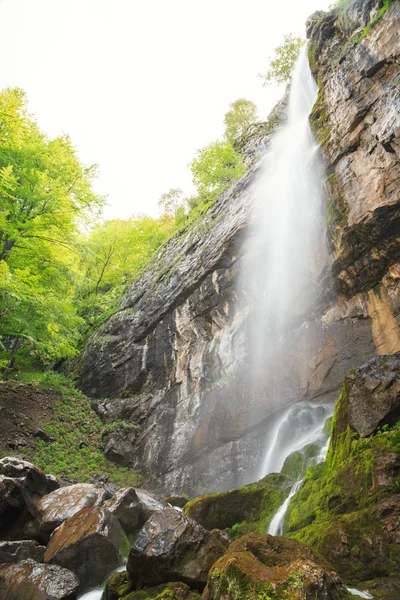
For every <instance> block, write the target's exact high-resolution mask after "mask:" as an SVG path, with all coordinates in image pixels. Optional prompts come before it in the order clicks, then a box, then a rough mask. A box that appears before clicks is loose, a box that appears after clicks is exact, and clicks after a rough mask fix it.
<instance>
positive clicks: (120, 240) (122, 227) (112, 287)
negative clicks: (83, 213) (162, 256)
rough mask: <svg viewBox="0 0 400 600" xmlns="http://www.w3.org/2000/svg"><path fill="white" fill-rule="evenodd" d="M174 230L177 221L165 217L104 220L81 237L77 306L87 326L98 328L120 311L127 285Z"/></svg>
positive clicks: (166, 215)
mask: <svg viewBox="0 0 400 600" xmlns="http://www.w3.org/2000/svg"><path fill="white" fill-rule="evenodd" d="M175 229H176V224H175V220H174V218H173V217H172V216H171V215H169V214H164V215H163V216H162V217H160V218H159V219H152V218H151V217H146V216H139V217H131V218H130V219H125V220H122V219H113V220H111V221H105V222H104V223H102V224H99V225H96V226H95V227H93V228H92V229H91V230H90V232H89V233H88V234H87V235H85V236H82V238H81V243H80V252H81V263H80V268H81V273H82V277H81V281H80V285H79V286H78V288H77V303H78V307H79V312H80V314H81V316H82V317H83V318H84V319H85V321H86V323H88V324H89V325H98V324H99V323H101V322H103V321H104V320H106V319H107V318H108V317H109V316H111V314H113V312H115V311H116V310H117V309H118V306H119V302H120V298H121V295H122V293H123V291H124V290H125V288H126V286H127V284H128V283H130V282H132V281H133V280H134V279H135V277H137V276H138V275H139V273H140V272H141V271H142V269H143V268H144V267H145V266H146V265H147V264H148V262H149V260H150V259H151V257H152V256H153V254H154V252H155V251H156V249H157V248H158V247H159V246H160V245H161V244H162V243H163V242H165V241H166V240H167V239H168V238H169V237H170V236H171V234H172V233H173V232H174V231H175Z"/></svg>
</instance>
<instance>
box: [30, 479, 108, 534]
mask: <svg viewBox="0 0 400 600" xmlns="http://www.w3.org/2000/svg"><path fill="white" fill-rule="evenodd" d="M103 499H104V490H103V489H101V488H96V487H95V486H94V485H91V484H89V483H77V484H75V485H70V486H67V487H63V488H60V489H59V490H56V491H54V492H53V493H51V494H48V495H47V496H45V497H43V498H42V499H41V500H40V502H39V503H38V505H37V515H38V520H39V522H40V528H41V531H42V532H43V533H44V534H50V533H51V532H52V531H53V530H54V529H55V528H56V527H58V526H59V525H61V523H63V522H64V521H65V520H66V519H69V518H70V517H72V516H73V515H75V514H76V513H77V512H79V511H80V510H81V509H82V508H88V507H90V506H95V505H97V504H100V503H101V502H102V500H103Z"/></svg>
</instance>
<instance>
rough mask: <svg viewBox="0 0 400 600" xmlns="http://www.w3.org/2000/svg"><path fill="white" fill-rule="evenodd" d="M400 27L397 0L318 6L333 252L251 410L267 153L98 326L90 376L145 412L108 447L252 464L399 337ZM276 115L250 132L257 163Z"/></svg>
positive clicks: (160, 465) (156, 475) (189, 474)
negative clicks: (254, 275) (249, 291)
mask: <svg viewBox="0 0 400 600" xmlns="http://www.w3.org/2000/svg"><path fill="white" fill-rule="evenodd" d="M399 31H400V2H399V0H394V2H392V3H390V2H385V4H384V5H383V4H382V2H380V1H375V0H353V2H351V3H350V7H349V8H348V9H346V10H339V9H335V10H333V11H331V12H330V13H322V12H318V13H316V14H315V15H313V17H311V18H310V19H309V21H308V24H307V34H308V36H309V38H310V41H309V57H310V65H311V68H312V71H313V73H314V75H315V77H316V80H317V81H318V84H319V89H320V93H319V97H318V100H317V103H316V105H315V107H314V109H313V112H312V115H311V124H312V127H313V130H314V133H315V136H316V137H317V139H318V141H319V142H320V143H321V148H322V154H323V158H324V162H325V167H326V173H327V177H326V180H327V186H326V187H327V199H326V232H327V237H328V242H329V253H328V257H327V260H326V264H325V266H324V269H323V270H322V272H321V277H320V281H319V290H320V291H319V293H318V294H317V297H316V298H315V301H314V302H313V304H312V306H308V307H307V310H305V311H304V312H303V313H302V314H300V315H298V317H297V318H296V320H295V321H294V322H293V323H292V328H291V330H290V331H288V332H287V334H286V335H287V340H288V343H287V344H286V347H285V352H282V353H280V354H277V356H276V357H275V360H274V365H273V367H274V368H273V371H274V376H273V377H272V378H271V377H269V378H268V379H267V380H264V381H261V382H260V386H259V390H258V393H257V397H256V398H253V402H252V407H253V408H252V410H251V411H249V410H248V408H249V388H250V386H249V381H250V379H251V377H252V375H251V369H250V366H251V362H252V357H251V356H249V353H248V347H249V343H248V331H249V323H250V322H251V319H252V315H253V308H252V304H251V302H250V301H249V302H248V303H247V304H246V302H245V301H244V302H243V297H241V298H239V297H238V296H239V294H238V291H237V286H236V282H237V278H238V274H239V273H240V271H241V267H242V265H243V255H244V253H245V248H246V234H247V231H248V230H249V228H251V211H250V208H251V205H252V201H253V196H254V192H253V190H254V188H255V183H256V182H257V180H258V178H259V177H260V173H261V171H262V164H261V163H260V162H258V163H256V164H253V166H252V167H250V169H249V171H248V172H247V174H246V175H245V176H244V177H243V178H242V179H241V180H240V181H239V182H237V183H236V184H235V185H234V186H232V187H231V188H229V189H227V190H226V191H225V192H224V193H223V194H222V196H221V197H220V198H219V199H218V201H217V202H216V204H215V205H214V206H213V207H212V208H211V209H210V210H209V211H208V212H207V213H205V214H204V217H203V219H202V220H201V221H199V222H198V223H195V224H191V225H190V226H188V228H186V229H185V230H183V231H181V232H179V233H178V234H177V235H176V236H175V237H174V238H173V239H171V240H170V241H169V242H168V243H167V244H166V245H165V246H164V247H163V248H162V250H161V251H160V253H159V254H158V255H157V256H156V258H155V259H154V261H153V262H152V263H151V265H150V266H149V268H148V269H147V271H146V272H145V273H144V274H143V276H142V277H141V278H140V279H139V280H137V281H135V282H134V283H133V284H132V286H131V288H130V289H129V290H128V292H127V294H126V295H125V297H124V299H123V302H122V304H121V307H120V310H119V312H118V313H116V314H115V315H114V316H113V317H112V318H111V319H110V320H109V321H108V322H106V323H105V325H104V326H103V327H102V328H101V329H100V330H99V331H97V332H96V333H95V334H94V335H93V336H92V337H91V339H90V340H89V342H88V344H87V346H86V349H85V352H84V354H83V357H82V361H81V366H80V372H79V382H80V386H81V387H82V389H83V390H84V391H85V392H86V393H87V394H88V395H90V396H92V397H93V398H96V399H100V400H99V401H98V402H96V403H94V405H95V408H96V410H97V412H98V413H99V414H100V415H101V416H102V418H103V419H104V420H105V421H106V422H112V421H119V420H127V421H133V422H135V423H136V424H137V425H139V428H138V429H137V430H135V433H134V434H132V436H131V439H130V440H129V443H127V441H126V440H125V439H123V440H122V438H121V436H120V437H118V431H116V432H115V435H114V437H113V438H112V439H111V440H110V441H109V447H108V451H109V453H110V456H113V457H114V459H116V460H118V461H119V462H120V463H121V464H131V465H134V466H136V467H140V468H141V469H142V470H143V472H144V474H145V476H146V477H147V480H148V481H152V484H153V486H154V487H155V488H158V489H160V490H169V491H171V489H174V490H176V491H184V492H186V493H188V494H193V495H195V494H200V493H202V492H204V491H212V490H217V489H218V490H220V489H224V488H229V487H232V486H234V485H240V484H242V483H246V482H248V481H250V480H254V478H255V477H256V476H257V472H258V469H259V464H260V460H261V459H262V455H263V453H264V451H265V437H266V435H267V433H268V428H269V427H270V425H271V423H272V422H273V419H274V415H275V414H276V410H277V409H278V408H279V407H282V406H285V405H287V404H290V403H292V402H294V401H296V400H299V399H311V400H314V399H319V400H323V401H333V400H334V399H335V398H336V397H337V394H338V391H339V388H340V385H341V382H342V380H343V378H344V375H345V373H346V372H347V371H348V370H349V369H350V368H354V367H358V366H360V365H361V364H363V363H365V362H366V360H368V359H369V358H371V357H372V356H374V355H375V354H392V353H394V352H396V351H398V350H400V329H399V323H400V287H399V281H400V177H399V175H400V110H399V106H400V89H399V77H400V71H399V53H400V40H399ZM280 118H282V116H281V115H279V114H276V113H275V115H274V116H273V119H272V120H273V121H274V124H275V122H276V121H278V120H279V119H280ZM272 130H273V127H272V126H271V127H265V128H264V129H262V128H260V129H259V132H258V133H257V131H253V132H252V135H251V136H250V139H249V145H248V146H247V147H246V144H245V143H242V150H243V152H244V155H245V157H246V160H248V162H249V163H250V162H251V161H253V162H254V159H255V157H257V152H258V150H260V149H263V148H267V147H268V140H269V139H270V136H271V131H272ZM257 136H258V137H257ZM241 294H242V295H244V296H246V291H245V290H242V292H241ZM245 300H246V298H245ZM282 382H283V385H282ZM278 387H279V392H280V393H279V398H278V400H277V394H274V390H276V389H278ZM101 399H103V400H101Z"/></svg>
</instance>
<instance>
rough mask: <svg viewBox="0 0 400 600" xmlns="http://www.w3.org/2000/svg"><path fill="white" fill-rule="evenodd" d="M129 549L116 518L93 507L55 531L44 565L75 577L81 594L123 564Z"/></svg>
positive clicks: (70, 519)
mask: <svg viewBox="0 0 400 600" xmlns="http://www.w3.org/2000/svg"><path fill="white" fill-rule="evenodd" d="M128 549H129V542H128V539H127V537H126V535H125V533H124V531H123V529H122V527H121V525H120V524H119V522H118V520H117V519H116V517H114V515H112V514H111V513H110V512H109V511H108V510H107V509H105V508H103V507H98V506H92V507H89V508H83V509H82V510H80V511H79V512H78V513H77V514H75V515H74V516H73V517H70V518H69V519H67V520H66V521H64V523H63V524H62V525H60V527H58V528H57V529H56V530H55V531H54V533H53V535H52V537H51V539H50V542H49V545H48V546H47V550H46V552H45V554H44V561H45V562H46V563H51V564H55V565H59V566H61V567H65V568H66V569H69V570H71V571H73V572H74V573H76V574H77V575H78V577H79V580H80V583H81V586H80V590H81V591H82V590H84V589H86V588H88V587H91V586H96V585H99V584H101V583H102V582H103V581H104V578H105V577H106V575H107V574H108V573H110V572H111V571H113V570H114V569H116V568H117V567H118V565H120V564H121V563H122V560H123V557H124V556H125V555H126V554H127V552H128Z"/></svg>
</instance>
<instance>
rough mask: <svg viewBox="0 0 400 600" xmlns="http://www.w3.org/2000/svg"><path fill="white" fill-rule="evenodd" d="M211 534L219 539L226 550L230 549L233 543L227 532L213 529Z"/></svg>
mask: <svg viewBox="0 0 400 600" xmlns="http://www.w3.org/2000/svg"><path fill="white" fill-rule="evenodd" d="M210 533H211V534H212V535H213V536H214V537H215V538H217V540H218V541H219V542H220V543H221V544H222V545H223V546H224V548H228V546H229V545H230V544H231V543H232V539H231V538H230V537H229V535H228V534H227V533H226V531H222V529H211V531H210Z"/></svg>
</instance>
